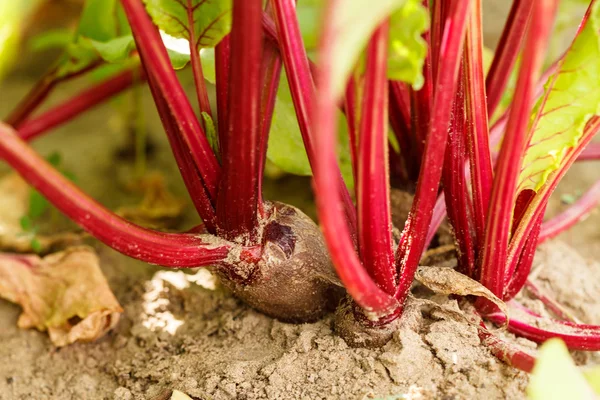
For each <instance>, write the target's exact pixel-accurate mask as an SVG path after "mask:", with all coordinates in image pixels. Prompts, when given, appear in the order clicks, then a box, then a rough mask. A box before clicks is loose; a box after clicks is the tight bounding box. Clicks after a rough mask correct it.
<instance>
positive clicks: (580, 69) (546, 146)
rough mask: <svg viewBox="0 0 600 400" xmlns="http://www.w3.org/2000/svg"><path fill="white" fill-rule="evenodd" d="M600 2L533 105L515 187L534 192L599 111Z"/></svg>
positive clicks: (594, 7)
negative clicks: (530, 125) (530, 124)
mask: <svg viewBox="0 0 600 400" xmlns="http://www.w3.org/2000/svg"><path fill="white" fill-rule="evenodd" d="M599 23H600V3H596V4H595V5H594V6H593V9H592V12H591V15H590V17H589V19H588V21H587V23H586V25H585V27H584V28H583V30H582V32H581V33H580V34H579V35H578V36H577V37H576V38H575V40H574V42H573V44H572V46H571V48H570V49H569V51H568V52H567V54H566V55H565V57H564V59H563V60H562V62H561V64H560V65H559V69H558V71H557V73H556V74H555V75H554V76H551V77H550V78H549V80H548V82H547V84H546V87H545V94H544V96H543V97H542V99H541V100H540V101H539V102H538V104H537V105H536V109H535V111H534V116H533V121H534V122H533V127H532V134H531V138H530V142H529V147H528V149H527V151H526V154H525V158H524V160H523V167H522V170H521V176H520V178H519V190H524V189H532V190H534V191H538V190H539V189H540V188H541V187H542V186H543V185H544V184H545V183H546V181H547V179H548V176H549V175H550V174H552V173H553V172H554V171H556V170H558V169H560V168H561V166H562V165H563V162H564V161H565V155H566V154H567V152H568V151H569V150H570V149H571V148H573V147H576V146H577V145H578V143H579V142H580V140H581V138H582V136H583V133H584V128H585V126H586V124H587V122H588V121H589V120H590V119H591V118H592V117H593V116H595V115H600V91H598V90H594V89H593V87H594V86H595V85H597V84H598V82H600V38H599V36H598V34H599V29H600V25H599Z"/></svg>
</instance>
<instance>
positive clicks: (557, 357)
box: [527, 339, 596, 400]
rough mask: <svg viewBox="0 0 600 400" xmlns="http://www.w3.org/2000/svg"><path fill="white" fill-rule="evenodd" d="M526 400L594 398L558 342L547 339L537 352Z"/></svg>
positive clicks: (566, 351)
mask: <svg viewBox="0 0 600 400" xmlns="http://www.w3.org/2000/svg"><path fill="white" fill-rule="evenodd" d="M527 396H528V398H529V399H530V400H554V399H556V400H564V399H595V398H596V397H595V396H594V392H593V390H592V388H591V386H590V385H589V384H588V383H587V382H586V379H585V378H584V376H583V375H582V374H581V372H579V370H578V369H577V367H576V366H575V363H574V362H573V360H572V359H571V355H570V354H569V351H568V350H567V346H565V344H564V343H563V342H562V341H561V340H560V339H550V340H548V341H547V342H545V343H544V344H543V345H542V347H541V348H540V350H539V353H538V358H537V362H536V364H535V367H534V368H533V372H532V373H531V378H530V380H529V386H528V387H527Z"/></svg>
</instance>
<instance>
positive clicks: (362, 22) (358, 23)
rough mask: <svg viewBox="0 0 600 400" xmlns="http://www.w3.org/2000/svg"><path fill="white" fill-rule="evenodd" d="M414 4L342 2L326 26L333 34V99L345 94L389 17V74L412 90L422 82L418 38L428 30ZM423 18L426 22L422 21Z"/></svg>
mask: <svg viewBox="0 0 600 400" xmlns="http://www.w3.org/2000/svg"><path fill="white" fill-rule="evenodd" d="M419 3H420V2H419V1H417V0H378V1H372V0H345V1H344V2H343V7H339V8H338V9H337V12H336V13H335V15H333V16H332V18H331V20H330V21H328V23H330V24H332V25H333V31H334V32H335V37H334V38H332V40H334V42H335V45H334V46H333V52H334V54H333V56H332V57H331V59H332V60H333V65H332V66H331V68H332V71H333V73H332V77H333V82H332V85H333V87H334V91H335V94H336V95H338V96H339V95H341V94H342V93H343V92H344V89H345V86H346V82H347V81H348V78H349V76H350V74H351V73H352V70H353V69H354V67H355V65H356V64H357V62H358V61H359V58H360V56H361V54H362V52H363V50H364V48H365V46H366V45H367V42H368V41H369V38H370V37H371V35H372V34H373V32H374V31H375V29H376V28H377V26H379V25H380V24H381V23H382V22H383V21H384V20H385V19H386V18H388V17H390V16H392V21H391V22H392V23H391V30H390V39H391V40H390V49H391V53H390V62H389V64H388V67H389V74H390V76H391V77H392V78H393V79H399V80H403V81H405V82H408V83H410V84H412V85H414V86H415V87H419V85H420V84H422V82H423V77H422V71H421V70H422V68H421V67H422V65H423V59H424V58H425V54H426V52H425V48H424V42H423V41H421V40H419V36H420V34H421V33H423V32H424V31H425V30H426V29H427V26H428V22H427V17H426V16H425V15H424V14H423V11H424V10H423V9H422V6H421V5H420V4H419ZM424 18H425V19H424Z"/></svg>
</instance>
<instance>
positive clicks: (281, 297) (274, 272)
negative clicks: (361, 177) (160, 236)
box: [215, 202, 344, 322]
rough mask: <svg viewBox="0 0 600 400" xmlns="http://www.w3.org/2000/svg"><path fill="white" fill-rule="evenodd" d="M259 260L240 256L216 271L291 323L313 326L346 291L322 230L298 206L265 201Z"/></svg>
mask: <svg viewBox="0 0 600 400" xmlns="http://www.w3.org/2000/svg"><path fill="white" fill-rule="evenodd" d="M265 209H266V211H267V215H268V217H267V218H266V219H265V220H263V221H261V224H260V228H259V229H261V231H262V232H261V236H262V247H263V251H262V254H261V257H260V259H259V260H258V261H244V260H242V259H241V257H240V255H239V254H234V255H232V256H230V257H229V260H228V262H226V263H225V264H223V265H221V266H218V267H216V268H215V272H216V273H217V275H219V277H220V278H221V280H222V281H223V284H224V285H225V286H226V287H228V288H229V289H230V290H231V291H232V292H233V293H234V294H235V295H236V296H237V297H238V298H240V299H242V300H243V301H244V302H245V303H247V304H248V305H250V306H251V307H253V308H255V309H257V310H258V311H260V312H262V313H264V314H266V315H268V316H271V317H273V318H277V319H279V320H281V321H286V322H308V321H315V320H317V319H319V318H320V317H322V316H323V315H324V314H325V313H326V312H327V311H328V310H331V309H333V308H334V307H335V306H336V305H337V304H338V303H339V300H340V298H341V297H342V295H343V293H344V290H343V288H342V287H341V283H339V280H338V278H337V276H336V274H335V271H334V269H333V266H332V264H331V261H330V258H329V255H328V253H327V249H326V247H325V244H324V241H323V237H322V234H321V231H320V230H319V228H318V226H317V225H316V224H315V223H314V222H313V221H312V220H311V219H310V218H309V217H308V216H306V215H305V214H304V213H303V212H301V211H300V210H298V209H297V208H295V207H292V206H289V205H286V204H283V203H278V202H273V203H271V202H265Z"/></svg>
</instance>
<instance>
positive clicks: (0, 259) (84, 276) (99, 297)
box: [0, 246, 123, 347]
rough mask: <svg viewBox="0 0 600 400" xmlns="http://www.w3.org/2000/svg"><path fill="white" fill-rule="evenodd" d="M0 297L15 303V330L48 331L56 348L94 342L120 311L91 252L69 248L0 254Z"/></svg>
mask: <svg viewBox="0 0 600 400" xmlns="http://www.w3.org/2000/svg"><path fill="white" fill-rule="evenodd" d="M0 297H2V298H4V299H7V300H9V301H11V302H13V303H17V304H19V305H20V306H21V307H22V308H23V312H22V313H21V315H20V316H19V320H18V321H17V325H18V326H19V328H23V329H29V328H36V329H38V330H40V331H48V334H49V335H50V340H51V341H52V343H53V344H54V345H56V346H59V347H60V346H65V345H67V344H71V343H74V342H76V341H80V342H89V341H93V340H96V339H98V338H100V337H101V336H103V335H104V334H105V333H106V332H108V331H109V330H110V329H111V328H113V327H114V326H115V325H116V324H117V322H118V321H119V317H120V313H122V312H123V310H122V308H121V306H120V305H119V303H118V301H117V299H116V298H115V296H114V295H113V293H112V292H111V290H110V288H109V286H108V283H107V282H106V279H105V278H104V275H103V274H102V271H101V270H100V266H99V260H98V256H97V255H96V253H95V252H94V251H93V250H92V249H91V248H88V247H83V246H82V247H72V248H69V249H67V250H65V251H62V252H59V253H54V254H50V255H48V256H46V257H44V258H40V257H38V256H37V255H17V254H7V253H2V254H0Z"/></svg>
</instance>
